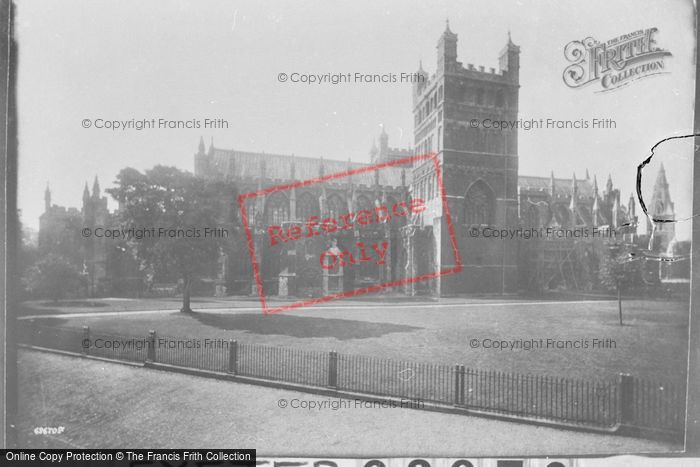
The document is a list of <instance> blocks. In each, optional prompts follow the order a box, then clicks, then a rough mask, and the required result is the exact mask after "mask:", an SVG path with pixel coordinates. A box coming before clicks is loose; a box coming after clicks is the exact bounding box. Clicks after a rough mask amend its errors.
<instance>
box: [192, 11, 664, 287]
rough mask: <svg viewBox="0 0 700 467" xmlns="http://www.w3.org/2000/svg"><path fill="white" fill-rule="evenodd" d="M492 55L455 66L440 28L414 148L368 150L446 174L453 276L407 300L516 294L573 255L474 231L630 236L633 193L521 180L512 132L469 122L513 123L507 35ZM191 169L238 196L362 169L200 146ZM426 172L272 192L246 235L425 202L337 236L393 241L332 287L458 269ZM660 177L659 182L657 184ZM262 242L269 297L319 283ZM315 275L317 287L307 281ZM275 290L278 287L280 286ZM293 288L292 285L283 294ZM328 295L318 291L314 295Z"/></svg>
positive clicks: (571, 181) (584, 183) (515, 55)
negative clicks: (393, 219) (417, 159)
mask: <svg viewBox="0 0 700 467" xmlns="http://www.w3.org/2000/svg"><path fill="white" fill-rule="evenodd" d="M498 58H499V60H498V63H499V69H498V70H496V69H494V68H490V69H489V70H486V69H485V68H484V67H483V66H478V67H477V66H474V65H472V64H468V65H466V66H465V65H464V64H463V63H462V62H460V61H458V55H457V34H455V33H453V32H452V31H451V30H450V27H449V23H448V24H447V26H446V29H445V31H444V32H443V33H442V35H441V36H440V38H439V40H438V43H437V68H436V71H435V73H434V74H432V75H429V74H428V73H427V72H426V71H425V70H424V69H423V67H422V64H421V66H420V67H419V70H418V74H419V75H420V76H421V77H422V79H419V80H416V82H415V83H414V84H413V89H412V95H413V114H414V133H413V134H414V148H413V149H412V148H394V147H391V146H390V145H389V137H388V135H387V133H386V132H385V131H383V130H382V132H381V134H380V135H379V136H378V138H377V139H375V142H374V143H373V145H372V147H371V149H370V153H369V160H370V163H369V164H377V163H381V162H387V161H395V160H398V159H401V158H405V157H408V156H411V155H415V154H427V153H436V154H437V157H438V160H439V162H440V165H441V167H442V173H443V174H444V175H443V186H444V190H445V192H446V198H447V203H448V207H449V212H450V214H451V217H452V221H453V224H454V226H455V230H456V232H455V233H456V237H457V238H456V240H457V247H458V249H459V253H460V258H461V263H462V268H461V271H460V272H459V273H456V274H450V275H444V276H442V277H438V278H435V279H431V280H429V281H426V282H425V283H417V284H409V285H407V286H404V287H403V289H402V291H403V292H405V293H407V294H409V295H413V294H430V295H435V296H442V295H453V294H464V293H491V294H507V293H515V292H517V291H518V290H521V289H522V288H523V287H527V286H528V282H527V281H523V278H522V276H523V275H524V274H519V271H521V273H522V272H523V271H524V270H531V267H532V266H533V265H532V264H530V263H531V262H533V261H534V262H537V263H543V264H545V266H544V269H546V268H547V267H548V266H547V264H548V263H551V264H550V266H549V267H550V268H553V269H557V268H559V269H560V267H559V266H560V265H558V264H557V262H558V261H560V260H558V259H557V257H561V256H562V252H564V253H563V256H564V257H568V258H569V261H570V262H571V261H572V260H571V258H575V256H573V255H572V254H571V252H570V250H571V248H573V246H572V245H573V242H572V241H570V240H571V239H565V240H564V241H553V242H530V246H527V245H524V243H525V242H518V241H508V240H494V239H493V238H474V237H472V236H470V235H469V230H470V229H472V228H473V227H474V226H489V225H496V226H498V227H499V228H518V227H529V228H541V227H560V228H581V227H597V228H600V229H613V230H614V229H618V228H620V227H621V226H626V227H627V228H628V229H627V230H628V231H630V232H632V231H636V222H637V218H636V214H635V199H634V198H633V197H632V196H630V199H629V201H628V202H627V203H626V206H625V205H624V204H623V203H622V202H621V194H620V191H619V190H618V189H615V188H614V186H613V181H612V178H611V177H610V176H608V178H607V181H606V183H605V185H604V186H601V187H599V185H598V182H597V178H596V177H595V176H594V177H593V178H592V179H591V177H590V176H589V174H588V172H586V175H585V177H581V178H580V179H577V177H576V175H575V174H574V175H573V176H572V177H571V178H558V177H555V175H554V173H551V174H550V176H545V177H536V176H522V175H519V174H518V132H517V129H509V130H491V129H484V128H473V126H472V125H470V122H471V121H472V119H475V118H476V119H478V120H480V121H483V120H484V119H492V120H507V121H515V120H517V118H518V94H519V87H520V84H519V73H520V48H519V47H518V46H517V45H516V44H514V43H513V41H512V40H511V38H510V34H509V35H508V40H507V42H506V44H505V46H504V47H503V49H502V51H501V52H500V55H499V57H498ZM194 161H195V175H197V176H200V177H223V178H225V179H228V180H230V181H231V182H232V183H235V184H236V185H237V186H238V188H239V191H240V192H241V193H245V192H248V191H256V190H260V189H265V188H269V187H272V186H277V185H281V184H287V183H292V182H295V181H299V180H305V179H311V178H316V177H319V176H322V175H324V174H329V173H337V172H342V171H346V170H350V169H355V168H358V167H363V166H364V167H366V166H368V165H369V164H363V163H359V162H350V161H347V162H342V161H336V160H324V159H323V158H306V157H299V156H285V155H277V154H266V153H251V152H246V151H239V150H235V149H220V148H216V147H214V145H213V142H212V143H211V144H210V146H209V148H208V149H206V148H205V145H204V142H203V140H201V139H200V143H199V149H198V151H197V153H196V154H195V155H194ZM431 165H432V162H427V163H421V164H417V165H415V166H413V167H409V168H407V169H406V168H390V167H388V168H385V169H382V171H381V174H382V175H381V179H379V178H377V179H375V180H369V179H368V180H355V183H354V184H344V183H332V182H329V183H325V184H324V185H327V186H324V187H318V186H307V187H301V188H297V189H294V190H291V191H292V192H291V193H290V194H289V195H288V196H287V195H285V194H282V193H275V195H274V196H271V197H269V198H268V199H262V198H259V199H257V200H256V201H255V202H254V203H252V204H251V205H250V206H249V207H248V208H247V209H248V212H249V217H250V218H251V223H252V224H253V230H254V231H256V229H257V231H258V232H264V231H265V229H266V227H267V226H269V225H279V224H280V223H284V222H298V221H299V220H301V219H306V218H308V217H309V216H311V215H319V216H320V217H321V218H323V217H325V216H328V215H332V214H334V213H347V212H357V211H358V210H361V209H364V208H367V207H371V206H374V205H375V203H383V202H384V200H389V201H392V200H401V199H411V198H420V199H423V200H425V201H426V203H427V206H428V209H427V210H426V211H425V212H423V213H421V214H420V215H419V216H416V217H415V218H414V219H411V220H410V221H406V222H410V225H407V224H406V222H404V223H395V224H392V225H391V226H389V227H387V228H385V229H374V230H372V229H363V230H361V231H359V232H353V233H351V234H347V235H346V236H345V237H340V238H337V239H336V240H337V242H338V244H339V245H340V246H341V249H342V248H348V249H352V243H353V242H354V241H355V240H357V238H360V239H361V240H363V241H364V240H372V239H374V240H376V239H377V238H384V239H386V240H387V241H388V244H389V245H390V255H389V257H390V261H388V262H387V264H385V265H384V266H383V268H379V269H377V268H374V270H372V269H370V268H364V270H357V271H351V270H347V269H346V270H345V271H344V276H343V278H342V284H343V285H342V286H341V289H345V290H352V289H354V288H357V287H358V286H361V285H366V284H377V283H381V282H386V281H389V280H396V279H401V278H403V277H412V276H415V275H421V274H425V273H431V272H435V271H440V270H445V269H447V268H450V267H453V266H454V265H455V258H454V253H453V250H452V248H451V239H450V238H449V237H448V233H447V232H448V229H447V226H446V219H445V216H444V209H443V207H442V206H441V202H442V200H441V199H440V197H439V194H438V186H437V180H436V177H435V174H434V173H433V172H434V171H432V170H431V167H430V166H431ZM660 177H663V180H664V182H663V183H665V176H663V175H660ZM663 183H662V185H663ZM666 185H667V184H666ZM667 192H668V187H667V186H666V193H667ZM665 196H666V197H667V196H668V195H665ZM667 201H668V200H667V199H666V198H664V201H663V202H662V203H661V204H663V209H665V210H666V211H668V210H669V209H670V211H669V212H668V215H671V216H672V215H673V213H672V209H673V207H672V204H669V203H668V202H667ZM652 204H653V203H652ZM657 204H658V203H657ZM661 204H659V206H661ZM653 206H656V205H654V204H653ZM666 211H664V212H666ZM672 225H673V224H667V226H669V227H666V228H668V229H672ZM650 229H651V227H650ZM657 230H658V227H657ZM650 232H651V230H650ZM635 235H636V234H631V233H630V234H628V235H627V240H630V241H633V240H635V239H634V238H633V237H634V236H635ZM672 237H673V234H672V232H670V233H669V232H666V231H664V232H659V235H657V240H656V241H657V243H656V245H655V248H656V249H659V250H661V249H664V248H665V247H666V246H667V245H668V243H669V242H670V240H671V239H672ZM256 245H257V243H256ZM260 246H261V249H262V251H259V254H260V255H261V257H262V260H261V262H262V266H261V269H262V273H263V281H264V288H265V290H266V293H267V294H270V293H271V291H275V292H276V293H278V294H280V293H281V292H280V290H282V293H281V294H282V295H286V294H295V293H296V294H297V295H305V294H307V293H310V292H309V290H311V289H313V284H314V283H316V284H321V283H322V282H323V280H322V277H321V276H322V271H320V270H317V271H315V272H314V271H311V270H310V269H312V270H313V269H314V268H313V266H312V265H310V264H301V263H304V261H300V260H299V259H298V258H300V257H302V256H303V255H298V254H297V252H296V251H294V252H291V253H290V252H285V251H271V249H268V248H266V246H265V245H262V244H261V245H260ZM327 247H328V242H326V244H325V245H320V246H319V247H318V248H320V250H317V251H315V254H317V255H318V254H320V253H321V252H322V250H323V248H327ZM528 249H535V250H536V251H534V252H529V251H527V250H528ZM257 250H258V248H256V251H257ZM550 250H551V251H550ZM307 251H308V250H307ZM290 255H291V256H293V257H294V258H296V259H295V260H294V261H293V262H292V263H294V264H290V263H289V261H288V259H289V256H290ZM280 258H282V259H281V260H280ZM540 266H541V264H540ZM316 269H318V267H316ZM251 274H252V273H251V271H250V270H246V268H245V267H243V268H242V269H241V270H239V271H236V272H234V275H236V276H237V279H236V280H238V281H241V282H243V283H244V284H250V283H251V280H252V279H251ZM282 276H284V279H283V280H281V277H282ZM302 277H305V278H306V279H302ZM313 277H315V278H316V279H309V278H313ZM559 280H560V282H561V278H559ZM326 282H327V281H326ZM326 282H323V283H326ZM564 282H567V283H566V284H564V285H569V286H575V285H576V284H571V283H568V281H564ZM281 283H284V287H282V288H280V286H279V284H281ZM290 284H298V285H299V286H298V287H296V288H295V287H290ZM302 284H304V285H303V286H302ZM553 284H554V283H553V282H552V281H551V280H550V281H549V282H548V285H549V286H552V285H553ZM557 285H562V284H557ZM236 288H238V287H236ZM302 289H303V290H304V291H303V292H302ZM326 289H327V287H326ZM293 290H296V292H293ZM331 291H332V290H323V293H328V292H331Z"/></svg>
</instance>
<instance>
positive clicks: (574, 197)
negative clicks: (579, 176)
mask: <svg viewBox="0 0 700 467" xmlns="http://www.w3.org/2000/svg"><path fill="white" fill-rule="evenodd" d="M577 198H578V182H577V181H576V172H574V174H573V177H572V178H571V203H570V204H569V210H570V211H571V225H572V226H575V225H576V215H577V214H576V213H577V211H578V206H577V205H578V199H577Z"/></svg>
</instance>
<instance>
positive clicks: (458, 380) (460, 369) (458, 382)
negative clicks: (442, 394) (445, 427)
mask: <svg viewBox="0 0 700 467" xmlns="http://www.w3.org/2000/svg"><path fill="white" fill-rule="evenodd" d="M463 404H464V365H459V364H456V365H455V405H463Z"/></svg>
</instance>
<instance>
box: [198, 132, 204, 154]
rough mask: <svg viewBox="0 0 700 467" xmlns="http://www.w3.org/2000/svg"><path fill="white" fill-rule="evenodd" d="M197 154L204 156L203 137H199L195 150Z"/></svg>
mask: <svg viewBox="0 0 700 467" xmlns="http://www.w3.org/2000/svg"><path fill="white" fill-rule="evenodd" d="M197 154H201V155H204V136H200V137H199V147H198V148H197Z"/></svg>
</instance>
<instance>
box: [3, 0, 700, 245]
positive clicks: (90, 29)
mask: <svg viewBox="0 0 700 467" xmlns="http://www.w3.org/2000/svg"><path fill="white" fill-rule="evenodd" d="M446 18H449V19H450V25H451V29H452V31H453V32H455V33H457V34H458V35H459V43H458V54H459V60H460V61H462V62H463V63H464V64H465V65H466V64H467V63H473V64H475V65H477V66H478V65H483V66H485V67H486V68H487V69H488V68H489V67H496V68H497V59H498V53H499V52H500V50H501V48H502V47H503V46H504V45H505V43H506V40H507V32H508V30H510V31H511V34H512V38H513V41H514V42H515V43H516V44H518V45H520V46H521V50H522V53H521V69H520V78H521V79H520V83H521V88H520V116H521V117H523V118H537V119H539V118H554V119H561V120H565V119H580V118H584V119H591V118H594V117H598V118H613V119H615V120H616V123H617V128H616V129H612V130H592V129H589V130H538V131H529V132H526V131H521V132H520V135H519V138H520V151H519V156H520V174H523V175H541V176H549V173H550V171H551V170H554V172H555V175H556V176H558V177H570V176H571V174H572V172H574V171H575V172H576V175H577V176H578V177H583V176H584V174H585V170H586V169H587V168H588V169H589V171H590V173H591V176H592V175H593V174H598V178H599V183H600V185H601V186H602V185H604V183H605V179H606V178H607V175H608V173H611V174H612V177H613V181H614V183H615V185H616V186H618V187H620V188H621V189H622V193H623V196H622V198H623V200H627V199H628V197H629V195H630V193H631V192H632V190H633V187H634V180H635V172H636V166H637V164H638V163H639V161H641V160H642V159H643V158H644V157H645V156H646V154H647V153H648V151H649V148H650V147H651V146H652V145H653V144H654V143H655V142H656V141H658V140H660V139H662V138H664V137H667V136H671V135H677V134H685V133H691V132H692V122H693V120H692V117H693V101H694V69H695V67H694V46H695V34H694V29H693V28H694V13H693V6H692V2H690V1H681V0H675V1H639V0H629V1H610V0H601V1H589V0H587V1H585V2H584V1H579V2H573V1H538V2H526V1H499V2H492V1H483V2H482V1H465V0H461V1H430V2H428V1H415V0H394V1H382V0H372V1H365V0H360V1H358V0H354V1H348V2H334V1H326V0H318V1H298V2H283V1H275V2H264V3H263V2H258V1H229V2H216V1H208V2H194V1H192V2H189V1H179V2H172V1H168V2H164V1H151V2H140V1H120V2H105V1H89V2H88V1H82V2H74V1H62V2H60V3H59V2H55V1H49V0H23V1H22V2H20V3H19V5H18V7H17V15H16V19H17V33H18V39H19V51H20V60H19V62H20V73H19V81H20V86H19V89H18V91H19V106H20V107H19V110H20V173H19V175H20V180H19V186H20V192H19V203H20V207H21V209H22V221H23V222H24V223H25V224H27V225H29V226H31V227H35V228H36V227H37V226H38V216H39V215H40V214H41V212H43V205H44V202H43V193H44V188H45V186H46V182H47V181H48V182H50V185H51V190H52V193H53V202H54V203H55V204H59V205H64V206H76V207H79V206H80V203H81V195H82V189H83V184H84V182H85V181H89V184H90V186H92V179H93V178H94V176H95V175H97V176H99V178H100V181H101V183H102V187H103V189H104V188H105V187H108V186H109V185H110V184H111V183H112V181H113V180H114V178H115V175H116V174H117V173H118V171H119V170H120V169H122V168H123V167H126V166H131V167H135V168H137V169H146V168H149V167H152V166H153V165H155V164H169V165H175V166H177V167H180V168H182V169H186V170H190V171H191V170H193V168H194V167H193V154H194V152H195V151H196V149H197V143H198V141H199V137H200V135H202V136H204V137H205V140H206V141H207V144H208V142H209V139H210V138H211V137H213V138H214V143H215V145H216V146H218V147H222V148H236V149H241V150H251V151H265V152H270V153H282V154H291V153H294V154H296V155H304V156H314V157H318V156H324V157H325V158H329V159H343V160H345V159H347V158H352V159H353V160H357V161H367V160H368V159H369V157H368V155H367V153H368V150H369V147H370V146H371V143H372V138H373V137H375V136H376V135H377V134H378V132H379V131H380V125H385V126H386V129H387V132H388V133H389V137H390V140H389V142H390V145H392V146H401V147H407V146H410V145H411V143H412V131H413V128H412V126H413V117H412V113H411V88H410V85H409V84H401V83H391V84H341V85H336V86H333V85H321V86H319V85H312V86H308V85H304V84H292V83H289V82H287V83H280V82H279V81H278V74H279V73H281V72H285V73H293V72H300V73H311V72H315V73H326V72H333V73H347V72H352V73H354V72H362V73H402V72H413V71H415V70H416V69H417V66H418V62H419V60H421V59H422V61H423V66H424V68H425V69H426V70H427V71H428V72H429V73H431V74H432V73H433V72H434V71H435V65H436V63H435V62H436V51H435V45H436V42H437V40H438V38H439V36H440V34H441V33H442V31H443V30H444V28H445V19H446ZM650 27H657V28H658V29H659V32H658V33H657V44H658V45H659V46H660V47H663V48H665V49H667V50H669V51H670V52H671V53H672V54H673V56H672V57H671V58H669V59H667V61H666V66H667V70H668V71H670V73H669V74H664V75H659V76H656V77H652V78H647V79H644V80H640V81H638V82H635V83H634V84H632V85H630V86H627V87H625V88H623V89H619V90H617V91H614V92H608V93H595V92H594V91H595V90H598V89H600V86H599V85H592V86H589V87H586V88H583V89H570V88H568V87H567V86H565V85H564V83H563V81H562V72H563V70H564V68H565V67H566V65H567V62H566V61H565V59H564V55H563V48H564V46H565V45H566V44H567V43H569V42H571V41H573V40H580V39H583V38H586V37H589V36H592V37H594V38H596V39H598V40H601V41H607V40H608V39H611V38H614V37H617V36H619V35H621V34H626V33H630V32H633V31H636V30H639V29H646V28H650ZM86 118H88V119H91V120H94V119H97V118H104V119H107V120H113V119H114V120H128V119H132V118H135V119H144V118H146V119H150V118H166V119H169V120H188V119H204V118H223V119H226V120H228V122H229V128H228V129H224V130H206V129H191V130H167V129H166V130H144V131H135V130H129V131H121V130H119V131H111V130H106V129H103V130H100V129H95V128H94V127H92V128H89V129H85V128H83V127H82V124H81V122H82V120H83V119H86ZM691 150H692V145H691V144H690V142H687V143H686V144H676V145H674V148H673V149H672V150H665V151H664V152H663V154H662V155H663V157H664V158H665V160H664V165H665V166H666V171H667V176H668V179H669V182H670V184H671V196H672V198H673V199H674V201H675V203H676V211H677V212H678V213H679V215H681V216H683V215H690V210H691V208H690V201H691V182H692V170H691V169H692V159H693V158H692V152H691ZM655 176H656V175H655V173H654V174H651V176H650V177H649V178H652V179H653V178H655ZM112 206H114V204H112ZM686 224H687V223H686ZM689 228H690V226H689V225H686V226H679V230H680V231H681V232H684V233H683V234H682V235H681V236H682V237H685V238H687V236H688V232H689Z"/></svg>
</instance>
